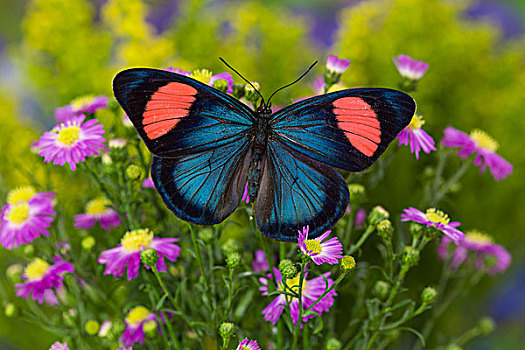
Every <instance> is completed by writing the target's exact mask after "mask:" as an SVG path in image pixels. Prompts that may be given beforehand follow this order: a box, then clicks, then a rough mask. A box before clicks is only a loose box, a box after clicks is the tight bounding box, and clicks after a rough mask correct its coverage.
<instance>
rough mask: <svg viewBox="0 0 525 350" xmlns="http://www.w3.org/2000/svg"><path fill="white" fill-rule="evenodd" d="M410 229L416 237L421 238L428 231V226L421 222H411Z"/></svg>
mask: <svg viewBox="0 0 525 350" xmlns="http://www.w3.org/2000/svg"><path fill="white" fill-rule="evenodd" d="M409 230H410V233H411V234H412V236H413V237H414V238H419V237H421V235H422V234H423V233H424V232H425V231H426V227H425V226H423V225H421V224H418V223H415V222H412V223H411V224H410V228H409Z"/></svg>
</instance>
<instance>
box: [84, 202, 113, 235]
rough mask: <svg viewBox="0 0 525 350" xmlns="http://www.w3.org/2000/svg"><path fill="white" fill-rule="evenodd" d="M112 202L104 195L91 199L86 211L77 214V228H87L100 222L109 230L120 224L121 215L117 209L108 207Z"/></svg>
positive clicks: (105, 229)
mask: <svg viewBox="0 0 525 350" xmlns="http://www.w3.org/2000/svg"><path fill="white" fill-rule="evenodd" d="M110 204H111V202H110V201H108V200H107V199H106V198H104V197H99V198H96V199H93V200H90V201H89V202H88V203H87V204H86V212H85V213H83V214H77V215H75V217H74V220H75V228H79V229H85V230H87V229H90V228H92V227H93V226H94V225H95V224H96V223H97V222H98V223H99V225H100V226H101V227H102V228H103V229H104V231H106V232H107V231H109V230H110V229H111V228H112V227H116V226H118V225H120V216H119V215H118V214H117V212H116V211H114V210H113V209H111V208H108V206H109V205H110Z"/></svg>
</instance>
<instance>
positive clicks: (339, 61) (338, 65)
mask: <svg viewBox="0 0 525 350" xmlns="http://www.w3.org/2000/svg"><path fill="white" fill-rule="evenodd" d="M348 67H350V61H349V60H347V59H343V58H339V57H337V56H335V55H328V58H327V59H326V69H327V70H328V71H329V72H332V73H336V74H343V73H344V72H345V71H346V70H347V69H348Z"/></svg>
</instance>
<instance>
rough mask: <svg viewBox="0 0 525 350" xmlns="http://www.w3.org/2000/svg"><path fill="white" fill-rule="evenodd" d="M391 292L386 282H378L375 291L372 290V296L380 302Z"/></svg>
mask: <svg viewBox="0 0 525 350" xmlns="http://www.w3.org/2000/svg"><path fill="white" fill-rule="evenodd" d="M389 291H390V285H389V284H388V283H387V282H385V281H381V280H380V281H377V282H376V284H375V285H374V289H372V294H373V295H374V296H375V297H376V298H378V299H380V300H384V299H385V298H386V297H387V295H388V292H389Z"/></svg>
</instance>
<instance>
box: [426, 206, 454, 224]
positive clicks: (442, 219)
mask: <svg viewBox="0 0 525 350" xmlns="http://www.w3.org/2000/svg"><path fill="white" fill-rule="evenodd" d="M425 216H426V218H427V219H428V220H430V221H432V222H433V223H441V224H443V225H447V224H448V223H449V222H450V219H449V217H448V215H447V214H445V213H443V212H442V211H441V210H436V209H435V208H430V209H427V212H426V213H425Z"/></svg>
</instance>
